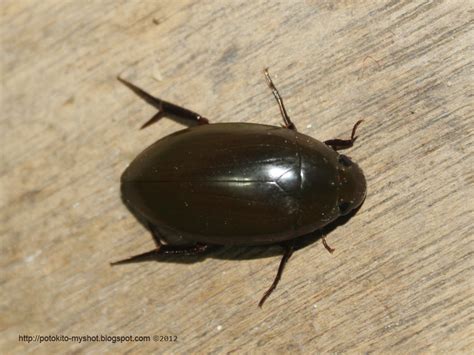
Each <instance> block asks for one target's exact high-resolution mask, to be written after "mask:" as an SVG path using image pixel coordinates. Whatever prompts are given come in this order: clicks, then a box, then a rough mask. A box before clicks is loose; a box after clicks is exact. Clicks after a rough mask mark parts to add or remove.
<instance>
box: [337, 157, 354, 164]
mask: <svg viewBox="0 0 474 355" xmlns="http://www.w3.org/2000/svg"><path fill="white" fill-rule="evenodd" d="M338 161H339V163H340V164H342V165H344V166H351V165H352V161H351V160H350V159H349V158H348V157H346V156H345V155H343V154H341V155H339V159H338Z"/></svg>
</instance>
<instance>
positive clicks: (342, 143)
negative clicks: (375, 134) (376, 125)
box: [324, 120, 364, 151]
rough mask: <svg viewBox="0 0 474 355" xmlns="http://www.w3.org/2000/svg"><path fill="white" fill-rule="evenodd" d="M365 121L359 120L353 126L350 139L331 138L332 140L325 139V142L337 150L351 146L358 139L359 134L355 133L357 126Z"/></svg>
mask: <svg viewBox="0 0 474 355" xmlns="http://www.w3.org/2000/svg"><path fill="white" fill-rule="evenodd" d="M363 121H364V120H359V121H357V122H356V123H355V125H354V127H352V133H351V138H350V139H330V140H327V141H325V142H324V143H325V144H326V145H328V146H330V147H331V148H332V149H334V150H336V151H337V150H342V149H347V148H351V147H352V146H353V145H354V142H355V141H356V139H357V136H356V135H355V133H356V130H357V126H359V125H360V124H361V123H362V122H363Z"/></svg>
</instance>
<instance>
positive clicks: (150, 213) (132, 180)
mask: <svg viewBox="0 0 474 355" xmlns="http://www.w3.org/2000/svg"><path fill="white" fill-rule="evenodd" d="M264 75H265V79H266V82H267V84H268V86H269V88H270V89H271V90H272V93H273V95H274V97H275V99H276V101H277V103H278V106H279V109H280V112H281V116H282V118H283V124H282V125H281V126H280V127H278V126H271V125H264V124H255V123H216V124H209V120H208V119H207V118H205V117H204V116H201V115H200V114H198V113H195V112H193V111H190V110H188V109H185V108H183V107H180V106H177V105H174V104H172V103H169V102H166V101H164V100H161V99H159V98H156V97H153V96H151V95H150V94H148V93H146V92H145V91H143V90H142V89H140V88H138V87H137V86H135V85H133V84H132V83H130V82H128V81H126V80H124V79H122V78H121V77H118V80H119V81H120V82H121V83H123V84H124V85H125V86H127V87H128V88H129V89H131V90H132V91H133V92H134V93H135V94H137V95H138V96H139V97H141V98H142V99H143V100H145V101H146V102H147V103H149V104H151V105H153V106H154V107H156V108H157V109H158V112H157V113H156V114H155V115H154V116H153V117H152V118H151V119H150V120H149V121H147V122H146V123H145V124H144V125H143V126H142V128H144V127H147V126H149V125H150V124H152V123H155V122H157V121H158V120H159V119H160V118H162V117H163V116H170V117H172V118H173V117H174V118H179V119H182V120H185V121H186V122H188V125H189V126H191V125H192V124H194V125H193V126H192V127H189V128H187V129H183V130H180V131H178V132H176V133H173V134H171V135H169V136H166V137H164V138H162V139H160V140H158V141H157V142H155V143H154V144H152V145H151V146H150V147H148V148H147V149H145V150H144V151H143V152H142V153H140V154H139V155H138V156H137V157H136V158H135V160H133V161H132V163H131V164H130V165H129V166H128V168H127V169H126V170H125V172H124V173H123V175H122V177H121V193H122V198H123V200H124V202H125V204H126V205H127V206H129V208H130V209H132V210H133V212H134V213H135V214H137V215H138V216H139V217H140V219H143V220H145V221H146V224H148V227H149V229H150V231H151V233H152V235H153V237H154V240H155V242H156V244H157V248H156V249H154V250H152V251H150V252H147V253H143V254H140V255H136V256H133V257H131V258H128V259H125V260H121V261H118V262H115V263H112V264H113V265H117V264H124V263H129V262H135V261H142V260H149V259H150V258H152V259H154V258H156V259H158V257H159V256H161V255H183V256H186V255H198V254H202V253H205V252H206V251H207V250H208V249H209V248H210V247H211V246H216V245H251V246H256V245H267V244H279V245H281V246H282V247H283V249H284V253H283V257H282V259H281V262H280V265H279V267H278V272H277V275H276V277H275V279H274V281H273V283H272V285H271V287H270V288H269V289H268V290H267V291H266V292H265V294H264V295H263V297H262V299H261V300H260V302H259V306H260V307H261V306H262V305H263V303H264V302H265V300H266V299H267V298H268V296H269V295H270V294H271V293H272V291H273V290H274V289H275V287H276V286H277V284H278V282H279V280H280V278H281V274H282V272H283V269H284V267H285V264H286V263H287V261H288V259H289V258H290V257H291V255H292V253H293V250H294V247H295V240H296V239H297V238H298V237H301V236H303V235H306V234H309V233H312V232H314V231H316V230H319V229H321V228H322V227H324V226H326V225H328V224H329V223H331V222H333V221H334V220H336V219H338V218H339V217H340V216H343V215H347V214H348V213H349V212H351V211H352V210H354V209H357V208H358V207H359V206H360V205H361V204H362V202H363V201H364V199H365V196H366V180H365V177H364V174H363V172H362V170H361V169H360V167H359V166H358V165H357V164H356V163H354V162H353V161H352V160H351V159H350V158H349V157H347V156H346V155H343V154H339V153H338V150H341V149H346V148H350V147H352V146H353V144H354V142H355V140H356V138H357V137H356V136H355V133H356V129H357V126H358V125H359V124H360V123H361V122H362V120H360V121H357V122H356V123H355V125H354V126H353V128H352V134H351V137H350V139H331V140H327V141H324V142H320V141H318V140H316V139H314V138H311V137H309V136H307V135H304V134H302V133H299V132H297V130H296V127H295V125H294V124H293V122H292V121H291V120H290V118H289V116H288V114H287V111H286V109H285V106H284V104H283V100H282V98H281V96H280V94H279V92H278V90H277V89H276V87H275V85H274V84H273V81H272V79H271V77H270V75H269V73H268V69H265V70H264ZM322 241H323V244H324V246H325V247H326V249H328V251H330V252H332V251H333V249H332V248H330V247H329V246H328V245H327V243H326V241H325V239H324V237H323V238H322Z"/></svg>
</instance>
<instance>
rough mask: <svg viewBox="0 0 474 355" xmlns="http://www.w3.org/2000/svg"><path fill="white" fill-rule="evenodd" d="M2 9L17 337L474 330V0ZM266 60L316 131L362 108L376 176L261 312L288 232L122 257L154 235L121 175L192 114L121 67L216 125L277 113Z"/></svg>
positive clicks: (428, 343)
mask: <svg viewBox="0 0 474 355" xmlns="http://www.w3.org/2000/svg"><path fill="white" fill-rule="evenodd" d="M0 6H1V9H2V21H1V31H0V36H1V44H2V54H3V55H2V57H1V64H2V66H1V70H2V71H1V75H2V80H1V83H2V90H1V100H2V101H1V107H2V112H3V115H2V118H1V120H0V135H1V136H0V139H1V142H2V149H1V163H2V164H1V167H0V179H1V180H0V186H1V199H0V211H1V213H0V218H1V224H0V230H1V235H2V249H1V254H2V258H1V263H2V268H3V270H4V271H3V273H2V276H1V284H2V297H1V301H0V302H1V303H0V305H1V318H0V329H1V331H2V336H1V338H0V346H1V347H0V349H2V350H1V351H2V353H23V352H25V351H31V352H33V351H34V352H40V353H51V352H53V351H62V352H64V351H79V352H106V351H107V352H112V351H113V352H116V351H120V352H126V351H130V352H138V351H147V352H148V351H157V352H173V353H174V352H176V353H184V352H232V351H236V350H241V351H254V350H256V351H261V352H263V351H266V352H267V351H273V352H284V351H285V352H286V351H294V352H310V351H318V352H346V351H351V352H355V351H361V352H368V351H378V352H385V351H395V352H407V351H410V352H420V351H425V352H426V351H427V352H433V351H436V352H444V351H461V352H467V350H468V349H470V348H472V347H473V325H472V303H473V298H472V277H473V274H472V267H473V262H472V252H473V243H472V242H473V228H472V227H473V224H472V220H473V213H472V209H473V204H472V202H471V201H473V197H474V196H473V189H472V184H473V180H474V179H473V168H472V167H473V163H474V161H473V154H472V153H473V149H472V147H473V139H472V136H473V125H472V117H473V105H472V45H473V31H472V22H473V21H472V2H469V1H449V0H445V1H391V2H385V3H384V4H382V3H381V2H372V1H310V0H308V1H286V2H281V3H276V2H272V1H257V2H244V1H234V2H215V1H200V2H195V1H161V2H159V3H156V2H154V1H140V2H139V1H128V2H126V1H123V2H117V1H93V2H87V3H84V2H81V1H69V2H62V1H53V0H50V1H41V2H40V1H4V2H2V4H1V5H0ZM264 67H270V70H271V73H272V76H273V78H274V81H275V83H276V85H277V86H278V88H279V89H280V91H281V93H282V95H283V96H284V99H285V103H286V106H287V108H288V111H289V114H290V116H291V117H292V118H293V120H294V121H295V123H297V124H298V127H299V130H300V131H301V132H305V133H307V134H310V135H312V136H314V137H316V138H319V139H321V140H324V139H329V138H334V137H343V136H346V135H348V134H349V131H350V128H351V127H352V124H353V123H354V122H355V121H356V120H358V119H362V118H363V119H365V123H364V124H363V125H362V126H361V127H360V130H359V139H358V141H357V144H356V147H354V148H353V149H352V150H351V151H350V153H349V154H350V155H351V156H353V157H354V159H355V160H356V161H358V162H359V164H360V165H361V166H362V167H363V169H364V171H365V173H366V176H367V179H368V186H369V193H368V197H367V200H366V202H365V204H364V206H363V207H362V209H361V210H360V211H359V213H358V214H357V215H356V216H355V217H354V218H353V219H352V220H351V221H350V222H349V223H347V224H345V225H343V226H341V227H339V228H337V229H336V230H335V231H333V232H332V233H331V234H330V235H329V237H328V240H329V242H330V244H331V245H332V246H334V247H336V249H337V250H336V253H335V254H334V255H329V254H328V253H327V252H326V251H325V250H324V248H322V247H321V245H320V244H319V243H315V244H313V245H311V246H310V247H308V248H306V249H304V250H301V251H298V252H297V253H296V254H295V255H294V257H293V258H292V259H291V260H290V263H289V264H288V268H287V270H286V272H285V274H284V276H283V279H282V282H281V284H280V285H279V287H278V288H277V290H276V291H275V293H274V294H273V295H272V297H271V298H270V299H269V300H268V302H267V304H266V305H265V307H264V308H263V310H260V309H258V308H257V306H256V304H257V302H258V300H259V297H260V296H261V294H262V293H263V292H264V291H265V290H266V288H267V287H268V286H269V284H270V283H271V281H272V279H273V276H274V273H275V272H276V268H277V265H278V262H279V257H277V256H275V254H278V253H279V250H278V249H276V248H275V249H272V250H270V251H268V252H265V251H261V250H258V251H251V250H247V249H236V250H226V251H224V252H222V253H218V254H216V255H213V256H212V257H210V258H208V259H206V260H205V261H203V262H199V263H194V264H186V263H184V264H179V263H178V264H177V263H160V264H158V263H146V264H137V265H130V266H126V267H125V266H124V267H117V268H111V267H110V266H109V264H108V263H109V262H110V261H113V260H117V259H118V258H122V257H126V256H129V255H131V254H134V253H138V252H141V251H146V250H148V249H150V248H152V247H153V242H152V240H151V238H150V236H149V235H148V234H147V233H146V232H145V231H144V229H143V228H142V227H141V226H140V225H139V224H138V223H137V222H136V221H135V220H134V218H133V217H132V216H131V215H130V214H129V213H128V211H127V210H126V208H125V207H124V206H123V205H122V203H121V201H120V197H119V183H118V181H119V177H120V174H121V172H122V171H123V169H124V168H125V167H126V165H127V164H128V163H129V162H130V161H131V159H133V157H134V156H135V155H136V154H138V153H139V152H140V151H141V150H142V149H143V148H144V147H146V146H147V145H149V144H151V143H152V142H154V141H155V140H156V139H158V138H160V137H163V136H165V135H167V134H169V133H171V132H173V131H175V130H177V129H179V128H180V126H179V125H178V124H176V123H174V122H172V121H169V120H163V121H162V122H160V124H157V125H155V126H154V127H152V128H149V129H147V130H144V131H139V130H138V127H139V126H140V125H141V124H142V123H143V122H144V121H146V120H147V119H148V118H149V117H150V116H151V115H152V114H153V113H154V111H153V109H152V108H150V107H147V106H145V105H144V104H143V103H142V102H141V101H139V100H137V99H136V97H134V96H133V95H132V94H131V93H130V92H129V91H127V90H126V89H125V88H124V87H122V86H121V85H120V84H119V83H118V82H117V81H116V80H115V77H116V76H117V75H118V74H121V75H123V76H124V77H127V78H129V79H130V80H132V81H134V82H135V83H136V84H137V85H139V86H141V87H143V88H145V89H147V90H149V91H150V92H153V93H155V94H156V95H159V96H161V97H163V98H165V99H167V100H169V101H172V102H176V103H179V104H181V105H183V106H185V107H189V108H191V109H193V110H195V111H197V112H200V113H202V114H204V115H205V116H206V117H209V118H211V119H213V121H214V122H225V121H246V122H265V123H270V124H279V122H280V116H279V112H278V108H277V106H276V105H275V103H274V101H273V97H272V96H271V93H270V92H269V90H268V88H267V87H266V84H265V81H264V78H263V75H262V69H263V68H264ZM272 255H273V256H272ZM259 257H260V258H259ZM241 259H248V260H241ZM27 334H28V335H33V336H34V335H36V334H40V335H60V334H62V335H69V336H71V335H86V334H89V335H95V334H104V335H105V334H108V335H134V336H135V335H150V336H152V335H177V336H178V342H176V343H162V342H161V343H160V342H154V341H150V342H125V343H123V344H120V345H117V344H111V343H110V342H84V343H81V344H79V343H74V342H50V343H48V344H44V343H43V344H39V343H35V342H31V343H26V342H23V341H19V338H18V337H19V335H27Z"/></svg>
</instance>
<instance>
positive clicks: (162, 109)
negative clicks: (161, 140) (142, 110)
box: [117, 77, 209, 129]
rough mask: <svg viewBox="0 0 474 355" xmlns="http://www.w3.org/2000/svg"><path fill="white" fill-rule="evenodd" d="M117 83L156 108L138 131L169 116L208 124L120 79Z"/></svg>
mask: <svg viewBox="0 0 474 355" xmlns="http://www.w3.org/2000/svg"><path fill="white" fill-rule="evenodd" d="M117 79H118V81H120V82H121V83H122V84H124V85H125V86H126V87H128V88H129V89H130V90H132V91H133V92H134V93H135V94H136V95H138V96H139V97H140V98H141V99H143V100H144V101H145V102H147V103H148V104H150V105H152V106H154V107H156V108H157V109H158V112H157V113H156V114H155V115H154V116H153V117H152V118H150V119H149V120H148V121H147V122H145V123H144V124H143V125H142V126H141V127H140V129H143V128H145V127H148V126H149V125H151V124H153V123H155V122H158V120H159V119H160V118H162V117H163V116H170V117H171V118H177V119H183V120H184V121H185V122H186V123H187V124H192V123H194V124H198V125H203V124H208V123H209V120H208V119H207V118H205V117H203V116H201V115H200V114H198V113H196V112H193V111H190V110H188V109H186V108H184V107H180V106H178V105H175V104H172V103H170V102H167V101H164V100H161V99H159V98H157V97H154V96H151V95H150V94H149V93H147V92H145V91H144V90H142V89H140V88H139V87H137V86H135V85H133V84H132V83H130V82H128V81H127V80H125V79H122V78H121V77H117Z"/></svg>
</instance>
